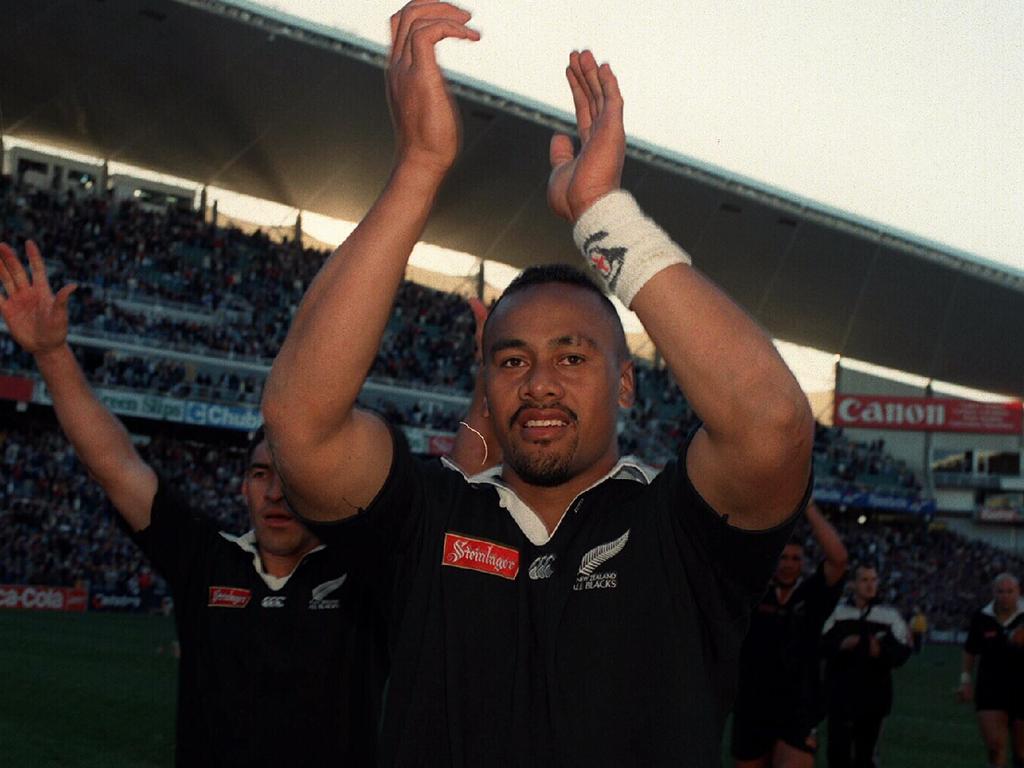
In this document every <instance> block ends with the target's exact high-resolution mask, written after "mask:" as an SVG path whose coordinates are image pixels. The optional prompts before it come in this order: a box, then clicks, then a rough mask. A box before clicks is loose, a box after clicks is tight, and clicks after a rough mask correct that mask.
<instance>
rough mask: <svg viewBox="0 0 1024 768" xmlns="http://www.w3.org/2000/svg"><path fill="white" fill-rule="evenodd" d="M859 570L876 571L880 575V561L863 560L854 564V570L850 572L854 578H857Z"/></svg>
mask: <svg viewBox="0 0 1024 768" xmlns="http://www.w3.org/2000/svg"><path fill="white" fill-rule="evenodd" d="M857 571H874V572H875V575H876V576H877V575H878V563H876V562H875V561H874V560H861V561H860V562H859V563H857V564H856V565H854V566H853V570H852V571H850V573H852V574H853V578H855V579H856V578H857Z"/></svg>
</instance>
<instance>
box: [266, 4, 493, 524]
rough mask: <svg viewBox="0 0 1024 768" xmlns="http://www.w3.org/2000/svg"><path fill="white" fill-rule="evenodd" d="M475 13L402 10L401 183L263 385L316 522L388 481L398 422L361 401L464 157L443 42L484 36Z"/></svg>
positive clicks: (337, 268) (392, 94)
mask: <svg viewBox="0 0 1024 768" xmlns="http://www.w3.org/2000/svg"><path fill="white" fill-rule="evenodd" d="M469 18H470V14H469V13H468V12H466V11H463V10H461V9H460V8H457V7H455V6H453V5H450V4H448V3H423V2H418V3H417V2H411V3H409V4H408V5H406V6H405V7H404V8H403V9H402V10H401V11H399V12H398V13H396V14H395V15H394V16H392V18H391V40H392V47H391V54H390V60H389V65H388V73H387V92H388V99H389V102H390V105H391V115H392V120H393V122H394V126H395V138H396V145H397V150H396V160H395V166H394V169H393V171H392V174H391V178H390V179H389V180H388V182H387V185H386V186H385V188H384V191H383V192H382V193H381V195H380V197H379V198H378V199H377V201H376V203H374V205H373V207H372V208H371V209H370V211H369V213H367V214H366V217H365V218H364V219H363V220H362V222H361V223H360V224H359V226H358V227H357V228H356V229H355V230H354V231H353V232H352V234H351V235H350V236H349V238H348V239H347V240H346V241H345V242H344V243H343V244H342V245H341V246H340V247H339V248H338V249H337V251H335V252H334V254H333V255H332V256H331V257H330V258H329V259H328V260H327V262H326V263H325V264H324V266H323V268H322V269H321V270H320V273H319V274H318V275H317V277H316V279H315V280H314V281H313V283H312V285H310V287H309V290H308V291H307V292H306V295H305V297H304V298H303V300H302V304H301V305H300V307H299V310H298V312H297V313H296V315H295V319H294V321H293V323H292V327H291V329H290V330H289V332H288V336H287V338H286V339H285V342H284V344H283V346H282V347H281V351H280V353H279V354H278V356H277V359H276V360H275V361H274V365H273V368H272V369H271V372H270V376H269V377H268V379H267V383H266V386H265V388H264V395H263V417H264V420H265V422H266V427H267V437H268V440H269V443H270V446H271V450H272V452H273V455H274V460H275V462H276V464H277V468H278V471H279V472H280V475H281V478H282V480H283V482H284V484H285V487H286V488H287V490H288V499H289V501H290V502H291V503H292V505H293V506H295V508H296V509H297V511H298V512H299V513H300V514H302V515H304V516H306V517H309V518H311V519H313V520H332V519H337V518H339V517H344V516H347V515H351V514H353V513H354V512H355V511H357V510H358V509H359V508H361V507H365V506H366V505H367V504H369V503H370V501H372V499H373V497H374V496H375V495H376V493H377V491H378V490H379V489H380V487H381V486H382V485H383V483H384V480H385V479H386V477H387V472H388V468H389V466H390V464H391V451H392V445H391V439H390V436H389V434H388V430H387V427H386V426H385V425H384V423H383V422H381V421H380V420H379V419H378V418H377V417H376V416H373V415H371V414H368V413H365V412H362V411H360V410H358V409H357V408H355V407H354V404H355V401H356V396H357V395H358V394H359V390H360V388H361V387H362V384H363V380H364V379H365V377H366V372H367V371H368V370H369V369H370V366H371V364H372V363H373V358H374V355H375V354H376V352H377V348H378V347H379V345H380V339H381V335H382V334H383V332H384V327H385V325H386V323H387V320H388V316H389V315H390V312H391V306H392V303H393V302H394V297H395V293H396V291H397V289H398V285H399V283H400V281H401V279H402V275H403V274H404V271H405V265H406V262H407V261H408V259H409V254H410V253H411V252H412V248H413V246H414V245H415V244H416V241H417V240H418V239H419V237H420V235H421V234H422V232H423V228H424V226H425V225H426V222H427V217H428V215H429V213H430V210H431V207H432V206H433V203H434V199H435V197H436V195H437V191H438V189H439V188H440V185H441V182H442V180H443V179H444V176H445V174H446V173H447V172H448V170H449V168H451V166H452V164H453V163H454V162H455V157H456V154H457V152H458V147H459V120H458V113H457V109H456V106H455V103H454V101H453V99H452V97H451V95H450V94H449V92H448V90H447V87H446V86H445V83H444V78H443V76H442V73H441V69H440V67H439V66H438V64H437V60H436V58H435V55H434V46H435V45H436V44H437V43H438V42H439V41H441V40H443V39H445V38H461V39H465V40H476V39H478V38H479V35H478V34H477V33H476V32H475V31H473V30H471V29H470V28H469V27H467V26H466V23H467V22H468V21H469Z"/></svg>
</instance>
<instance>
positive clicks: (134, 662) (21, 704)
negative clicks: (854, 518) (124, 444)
mask: <svg viewBox="0 0 1024 768" xmlns="http://www.w3.org/2000/svg"><path fill="white" fill-rule="evenodd" d="M173 632H174V630H173V625H172V623H171V621H170V620H169V619H165V618H160V617H152V616H133V615H121V614H102V613H85V614H47V613H27V612H16V611H0V765H2V766H3V767H4V768H22V766H24V767H25V768H47V767H49V766H65V767H67V768H122V766H123V767H124V768H135V767H136V766H138V767H140V768H143V767H145V768H148V767H149V766H165V767H169V766H171V765H172V764H173V760H172V747H173V743H174V690H175V675H176V664H177V663H176V662H175V661H174V659H173V658H171V657H169V656H168V654H167V653H157V649H158V648H159V647H160V646H161V645H166V644H167V643H168V641H170V640H171V639H172V638H173ZM958 670H959V650H958V649H957V648H953V647H942V646H932V647H927V648H925V650H924V653H922V655H921V656H918V657H914V658H912V659H911V660H910V661H909V662H908V663H907V665H906V666H905V667H903V668H902V669H901V670H899V671H898V672H897V673H896V674H897V681H896V708H895V711H894V713H893V715H892V717H890V718H889V720H888V721H887V722H886V725H885V731H884V733H883V736H882V757H883V763H884V765H885V766H886V768H965V766H966V767H968V768H969V767H970V766H975V765H983V764H984V754H983V752H982V748H981V741H980V739H979V737H978V734H977V730H976V727H975V724H974V716H973V712H972V710H971V709H970V708H969V707H967V706H964V705H957V704H955V703H954V702H953V694H952V689H953V686H954V684H955V683H956V680H957V677H958V676H959V675H958ZM822 730H824V728H823V729H822ZM724 764H727V763H724ZM818 765H821V766H824V765H825V759H824V745H823V746H822V750H821V753H820V754H819V757H818Z"/></svg>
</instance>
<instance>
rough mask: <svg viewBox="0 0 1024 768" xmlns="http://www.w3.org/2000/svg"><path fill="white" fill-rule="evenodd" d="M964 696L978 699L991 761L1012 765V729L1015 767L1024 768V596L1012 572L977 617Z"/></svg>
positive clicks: (996, 583) (967, 650) (967, 651)
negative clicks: (1009, 758) (1008, 757)
mask: <svg viewBox="0 0 1024 768" xmlns="http://www.w3.org/2000/svg"><path fill="white" fill-rule="evenodd" d="M975 662H977V678H976V679H977V683H976V684H974V683H973V680H974V679H975V678H974V672H975ZM958 698H960V699H961V700H962V701H971V700H972V699H973V700H974V708H975V710H976V711H977V716H978V728H979V729H980V730H981V738H982V740H983V741H984V742H985V748H986V749H987V750H988V763H989V765H990V766H995V767H997V768H1002V766H1005V765H1006V754H1007V750H1006V742H1007V732H1009V734H1010V741H1011V743H1012V746H1013V766H1014V768H1024V600H1022V599H1021V595H1020V582H1019V581H1018V580H1017V577H1016V576H1013V575H1012V574H1009V573H1001V574H999V575H998V576H996V577H995V579H994V580H993V581H992V602H991V603H989V604H988V605H986V606H985V607H984V608H982V609H981V610H979V611H978V612H976V613H975V614H974V616H973V617H972V618H971V626H970V629H969V630H968V633H967V642H966V643H964V655H963V671H962V672H961V674H960V688H959V690H958Z"/></svg>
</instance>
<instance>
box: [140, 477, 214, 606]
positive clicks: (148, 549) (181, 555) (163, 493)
mask: <svg viewBox="0 0 1024 768" xmlns="http://www.w3.org/2000/svg"><path fill="white" fill-rule="evenodd" d="M215 535H217V530H216V528H215V526H214V525H213V523H211V522H210V521H209V520H208V519H207V518H205V517H203V516H202V515H200V514H198V513H195V512H193V511H192V510H191V509H189V506H188V504H187V503H186V502H185V500H184V499H183V498H182V497H181V496H180V495H179V494H178V492H177V491H176V490H175V489H174V486H173V485H172V484H171V483H170V482H168V480H167V478H165V477H160V478H159V482H158V485H157V492H156V496H154V497H153V507H152V509H151V511H150V521H149V525H148V526H147V527H145V528H143V529H142V530H141V531H137V532H135V533H132V534H131V536H132V538H133V539H134V541H135V543H136V544H138V545H139V547H140V548H141V549H142V551H143V552H145V553H146V555H147V556H148V557H149V559H150V561H151V562H152V563H153V566H154V567H155V568H156V569H157V571H159V572H160V574H161V575H162V576H163V577H164V578H165V579H167V581H168V582H169V583H170V584H171V586H172V587H178V586H180V585H181V583H182V582H183V581H184V580H185V578H187V576H188V574H189V573H190V572H192V571H194V564H195V563H196V562H197V558H199V557H201V556H202V553H203V551H204V549H205V548H206V547H207V546H208V542H209V540H210V537H211V536H215Z"/></svg>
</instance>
